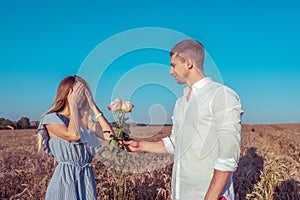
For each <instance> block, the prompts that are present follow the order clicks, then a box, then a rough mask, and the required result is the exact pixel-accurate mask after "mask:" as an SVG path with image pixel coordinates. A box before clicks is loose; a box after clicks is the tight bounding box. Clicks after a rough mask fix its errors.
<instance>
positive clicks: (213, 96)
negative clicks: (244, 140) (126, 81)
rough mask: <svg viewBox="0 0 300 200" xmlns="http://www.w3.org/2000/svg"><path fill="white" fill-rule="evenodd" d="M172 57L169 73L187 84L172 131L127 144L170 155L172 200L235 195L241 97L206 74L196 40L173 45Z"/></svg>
mask: <svg viewBox="0 0 300 200" xmlns="http://www.w3.org/2000/svg"><path fill="white" fill-rule="evenodd" d="M170 56H171V69H170V74H171V75H173V76H174V78H175V79H176V81H177V82H178V84H187V87H186V88H185V90H184V96H182V97H180V98H179V99H178V100H177V101H176V104H175V108H174V113H173V127H172V133H171V135H170V137H166V138H163V139H162V140H160V141H156V142H147V141H135V140H132V141H129V142H126V144H127V145H128V148H129V149H130V150H131V151H146V152H152V153H173V154H174V165H173V172H172V194H171V198H172V199H173V200H175V199H182V200H192V199H205V200H210V199H214V200H216V199H219V198H221V197H225V198H226V199H232V200H233V199H234V193H233V185H232V172H233V171H235V169H236V168H237V163H238V160H239V154H240V137H241V136H240V134H241V115H242V113H243V111H242V108H241V104H240V100H239V97H238V95H237V94H236V93H235V92H234V91H232V90H231V89H229V88H228V87H225V86H224V85H222V84H219V83H216V82H213V81H212V80H211V79H210V78H207V77H205V74H204V70H203V61H204V48H203V46H202V44H201V43H199V42H198V41H195V40H184V41H182V42H180V43H178V44H176V45H175V46H174V47H173V48H172V50H171V52H170Z"/></svg>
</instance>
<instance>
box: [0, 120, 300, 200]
mask: <svg viewBox="0 0 300 200" xmlns="http://www.w3.org/2000/svg"><path fill="white" fill-rule="evenodd" d="M170 130H171V127H170V126H166V127H160V126H145V127H132V133H133V134H132V137H135V138H137V137H139V138H144V139H147V140H155V139H158V138H161V137H163V136H166V135H168V134H170ZM35 134H36V131H35V130H14V131H11V130H3V131H0V141H1V142H0V170H1V171H0V199H43V198H44V195H45V192H46V188H47V185H48V182H49V180H50V178H51V176H52V173H53V171H54V168H55V166H56V163H55V162H54V159H53V158H52V157H50V156H48V155H45V154H37V147H36V138H35ZM103 146H104V148H102V149H104V150H105V149H107V147H106V146H107V143H105V142H103ZM92 166H93V168H94V172H95V178H96V183H97V193H98V199H101V200H105V199H117V197H118V191H120V192H124V191H123V190H122V189H119V188H118V181H119V177H120V169H119V168H118V166H116V165H115V164H114V162H112V161H110V160H106V161H104V160H103V158H102V157H101V153H99V154H98V155H97V156H96V158H95V159H94V161H93V163H92ZM125 167H126V170H127V173H126V192H125V193H122V196H123V199H124V198H125V197H126V199H143V200H144V199H167V198H168V197H169V195H170V182H171V171H172V156H170V155H165V156H163V155H153V154H147V153H138V154H136V153H135V154H134V153H127V162H126V166H125ZM119 185H120V184H119ZM299 187H300V124H283V125H243V129H242V150H241V157H240V162H239V167H238V169H237V171H236V172H235V174H234V188H235V193H236V199H241V200H244V199H262V200H275V199H284V200H285V199H300V189H299Z"/></svg>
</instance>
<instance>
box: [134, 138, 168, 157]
mask: <svg viewBox="0 0 300 200" xmlns="http://www.w3.org/2000/svg"><path fill="white" fill-rule="evenodd" d="M139 149H140V151H145V152H149V153H161V154H165V153H168V152H167V150H166V148H165V145H164V142H163V141H162V140H159V141H156V142H148V141H140V142H139Z"/></svg>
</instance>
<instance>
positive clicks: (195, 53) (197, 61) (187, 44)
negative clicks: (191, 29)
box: [170, 40, 204, 70]
mask: <svg viewBox="0 0 300 200" xmlns="http://www.w3.org/2000/svg"><path fill="white" fill-rule="evenodd" d="M174 54H175V55H178V56H180V57H182V58H184V59H190V60H191V61H192V62H193V65H195V67H197V68H198V69H201V70H203V62H204V47H203V45H202V44H201V43H200V42H198V41H197V40H183V41H181V42H179V43H177V44H176V45H175V46H174V47H173V48H172V49H171V51H170V56H173V55H174Z"/></svg>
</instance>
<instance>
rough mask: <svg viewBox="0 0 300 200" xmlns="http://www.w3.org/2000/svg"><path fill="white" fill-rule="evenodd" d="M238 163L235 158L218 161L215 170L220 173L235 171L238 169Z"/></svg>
mask: <svg viewBox="0 0 300 200" xmlns="http://www.w3.org/2000/svg"><path fill="white" fill-rule="evenodd" d="M237 166H238V165H237V162H236V161H235V159H233V158H228V159H220V158H219V159H217V160H216V162H215V166H214V169H216V170H220V171H232V172H233V171H235V170H236V169H237Z"/></svg>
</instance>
